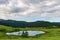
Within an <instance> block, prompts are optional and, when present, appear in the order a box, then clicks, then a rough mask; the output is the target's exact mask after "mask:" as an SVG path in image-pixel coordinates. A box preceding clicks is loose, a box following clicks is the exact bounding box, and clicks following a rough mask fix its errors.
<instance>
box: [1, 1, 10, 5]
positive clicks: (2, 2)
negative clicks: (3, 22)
mask: <svg viewBox="0 0 60 40" xmlns="http://www.w3.org/2000/svg"><path fill="white" fill-rule="evenodd" d="M8 3H9V1H8V0H0V4H8Z"/></svg>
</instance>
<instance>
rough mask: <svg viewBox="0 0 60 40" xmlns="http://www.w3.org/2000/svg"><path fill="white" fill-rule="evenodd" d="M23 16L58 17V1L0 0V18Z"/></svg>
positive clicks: (59, 4) (59, 14)
mask: <svg viewBox="0 0 60 40" xmlns="http://www.w3.org/2000/svg"><path fill="white" fill-rule="evenodd" d="M3 4H4V5H3ZM25 16H40V17H44V18H47V17H49V18H51V17H60V0H0V18H4V19H5V18H7V19H8V18H17V17H25Z"/></svg>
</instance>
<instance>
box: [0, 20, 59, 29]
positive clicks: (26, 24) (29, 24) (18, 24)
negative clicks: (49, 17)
mask: <svg viewBox="0 0 60 40" xmlns="http://www.w3.org/2000/svg"><path fill="white" fill-rule="evenodd" d="M0 25H6V26H11V27H22V28H25V27H48V28H52V27H60V23H58V22H48V21H35V22H25V21H15V20H3V19H0Z"/></svg>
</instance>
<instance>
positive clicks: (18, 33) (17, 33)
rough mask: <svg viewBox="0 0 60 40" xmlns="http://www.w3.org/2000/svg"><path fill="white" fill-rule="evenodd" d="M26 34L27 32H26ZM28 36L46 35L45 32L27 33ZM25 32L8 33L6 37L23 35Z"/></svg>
mask: <svg viewBox="0 0 60 40" xmlns="http://www.w3.org/2000/svg"><path fill="white" fill-rule="evenodd" d="M24 32H25V31H24ZM27 32H28V36H36V35H38V34H44V33H45V32H44V31H27ZM22 33H23V31H18V32H7V33H6V35H22Z"/></svg>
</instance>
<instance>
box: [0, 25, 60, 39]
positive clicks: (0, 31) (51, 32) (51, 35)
mask: <svg viewBox="0 0 60 40" xmlns="http://www.w3.org/2000/svg"><path fill="white" fill-rule="evenodd" d="M16 30H17V31H18V30H40V31H41V30H42V31H45V32H46V33H45V34H40V35H37V36H34V37H28V38H23V37H21V36H14V35H12V36H8V35H6V34H5V33H6V32H11V31H16ZM0 40H60V28H50V29H49V28H39V27H38V28H12V27H8V26H2V25H0Z"/></svg>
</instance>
